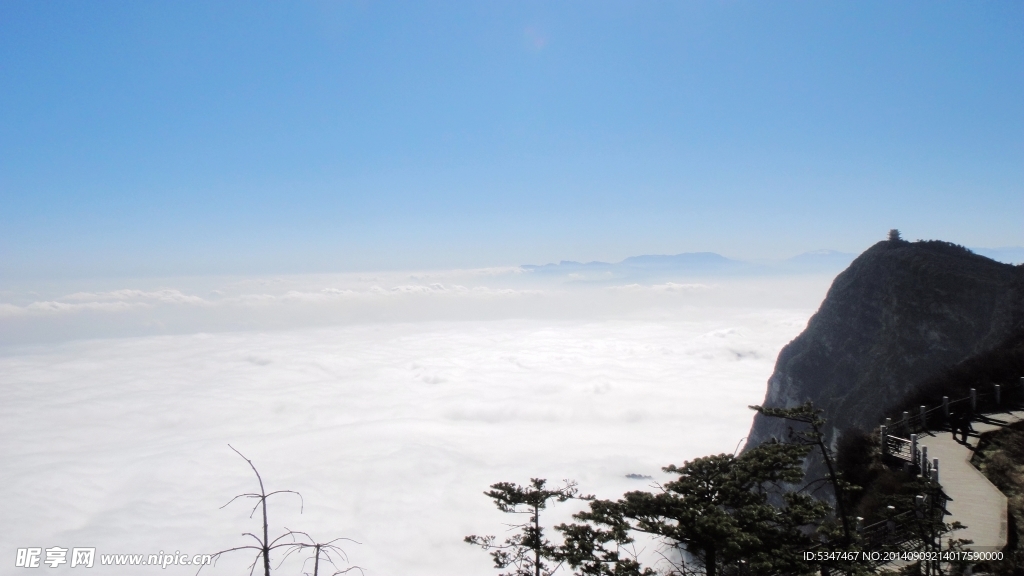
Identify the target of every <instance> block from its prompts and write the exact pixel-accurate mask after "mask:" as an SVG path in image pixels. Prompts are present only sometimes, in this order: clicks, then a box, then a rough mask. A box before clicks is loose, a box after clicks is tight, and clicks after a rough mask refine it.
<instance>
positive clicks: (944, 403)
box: [942, 396, 949, 424]
mask: <svg viewBox="0 0 1024 576" xmlns="http://www.w3.org/2000/svg"><path fill="white" fill-rule="evenodd" d="M942 413H943V414H945V416H946V423H947V424H948V423H949V396H943V397H942Z"/></svg>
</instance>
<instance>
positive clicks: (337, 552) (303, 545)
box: [281, 530, 363, 576]
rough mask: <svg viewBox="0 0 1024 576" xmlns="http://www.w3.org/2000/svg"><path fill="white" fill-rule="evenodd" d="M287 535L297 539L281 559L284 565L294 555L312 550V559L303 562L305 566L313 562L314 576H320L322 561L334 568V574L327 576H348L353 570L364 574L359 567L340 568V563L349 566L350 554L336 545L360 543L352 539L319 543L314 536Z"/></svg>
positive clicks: (293, 531) (301, 533)
mask: <svg viewBox="0 0 1024 576" xmlns="http://www.w3.org/2000/svg"><path fill="white" fill-rule="evenodd" d="M287 533H288V534H289V535H291V536H292V537H293V538H295V539H296V541H295V542H294V543H293V544H292V546H291V547H290V548H289V549H288V551H287V552H285V554H284V556H283V557H281V562H282V563H283V562H284V561H285V560H286V559H287V558H288V557H289V556H291V555H293V554H296V553H301V552H303V551H306V550H312V551H313V555H312V557H310V558H306V560H305V561H304V562H303V565H305V564H306V563H307V562H309V561H310V560H312V561H313V574H312V576H320V560H321V559H323V560H324V561H325V562H326V563H327V564H330V565H331V566H332V567H333V568H334V572H332V573H331V574H328V575H327V576H337V575H338V574H346V573H348V572H351V571H353V570H358V571H359V573H360V574H363V569H362V568H360V567H359V566H349V567H348V568H342V567H340V566H338V562H344V563H346V564H347V563H348V562H349V560H348V554H347V553H346V552H345V551H344V550H343V549H342V548H341V547H340V546H338V545H337V544H335V542H341V541H347V542H352V543H355V544H358V543H359V542H356V541H355V540H352V539H351V538H335V539H334V540H330V541H328V542H317V541H316V540H315V539H314V538H313V537H312V536H310V535H309V534H307V533H306V532H300V531H298V530H289V531H288V532H287ZM297 537H301V538H303V539H304V541H298V539H297ZM303 574H307V575H308V574H309V572H303Z"/></svg>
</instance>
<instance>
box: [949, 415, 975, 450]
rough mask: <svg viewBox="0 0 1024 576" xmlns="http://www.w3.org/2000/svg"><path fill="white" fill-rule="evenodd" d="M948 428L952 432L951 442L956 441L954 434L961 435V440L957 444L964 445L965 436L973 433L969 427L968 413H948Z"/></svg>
mask: <svg viewBox="0 0 1024 576" xmlns="http://www.w3.org/2000/svg"><path fill="white" fill-rule="evenodd" d="M949 428H950V430H951V431H952V432H953V440H956V434H957V432H960V433H961V434H963V440H959V442H961V443H964V444H966V443H967V436H968V435H969V434H970V433H971V432H974V427H973V426H971V415H970V414H969V413H968V412H950V414H949Z"/></svg>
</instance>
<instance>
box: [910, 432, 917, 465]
mask: <svg viewBox="0 0 1024 576" xmlns="http://www.w3.org/2000/svg"><path fill="white" fill-rule="evenodd" d="M910 462H911V463H912V464H913V465H914V466H917V462H918V454H917V434H911V435H910Z"/></svg>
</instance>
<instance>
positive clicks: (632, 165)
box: [0, 1, 1024, 278]
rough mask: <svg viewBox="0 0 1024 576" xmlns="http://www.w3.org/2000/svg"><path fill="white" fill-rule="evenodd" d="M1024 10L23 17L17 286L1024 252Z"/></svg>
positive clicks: (227, 8)
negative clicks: (93, 279) (886, 241)
mask: <svg viewBox="0 0 1024 576" xmlns="http://www.w3.org/2000/svg"><path fill="white" fill-rule="evenodd" d="M1021 30H1024V3H1020V2H974V3H967V2H943V3H936V2H898V3H893V2H846V3H837V2H772V3H767V2H759V3H755V2H643V3H636V2H618V3H607V2H558V3H555V2H520V1H516V2H465V3H460V2H405V3H377V2H311V3H283V2H275V3H269V2H162V3H158V2H93V3H84V2H46V3H42V2H20V1H4V2H2V3H0V203H2V208H0V275H4V276H7V277H8V278H34V277H54V276H131V275H175V274H208V273H277V272H321V271H346V270H365V269H394V268H430V267H469V266H488V265H514V264H523V263H543V262H549V261H557V260H560V259H576V260H590V259H600V260H617V259H621V258H623V257H626V256H630V255H635V254H651V253H655V254H657V253H678V252H687V251H700V250H710V251H715V252H719V253H722V254H725V255H728V256H733V257H738V258H782V257H788V256H792V255H794V254H797V253H800V252H803V251H807V250H814V249H820V248H833V249H839V250H844V251H850V252H856V251H860V250H862V249H864V248H866V247H867V246H869V245H870V244H871V243H873V242H875V241H877V240H880V239H882V238H883V237H884V235H885V233H886V231H887V230H888V229H889V228H891V227H899V228H900V229H902V230H903V231H904V235H905V236H907V237H909V238H910V239H914V238H939V239H945V240H950V241H954V242H957V243H961V244H965V245H968V246H988V247H995V246H1013V245H1016V246H1020V245H1024V225H1022V224H1021V221H1020V218H1021V215H1024V105H1022V104H1021V103H1022V102H1024V34H1022V33H1021Z"/></svg>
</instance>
